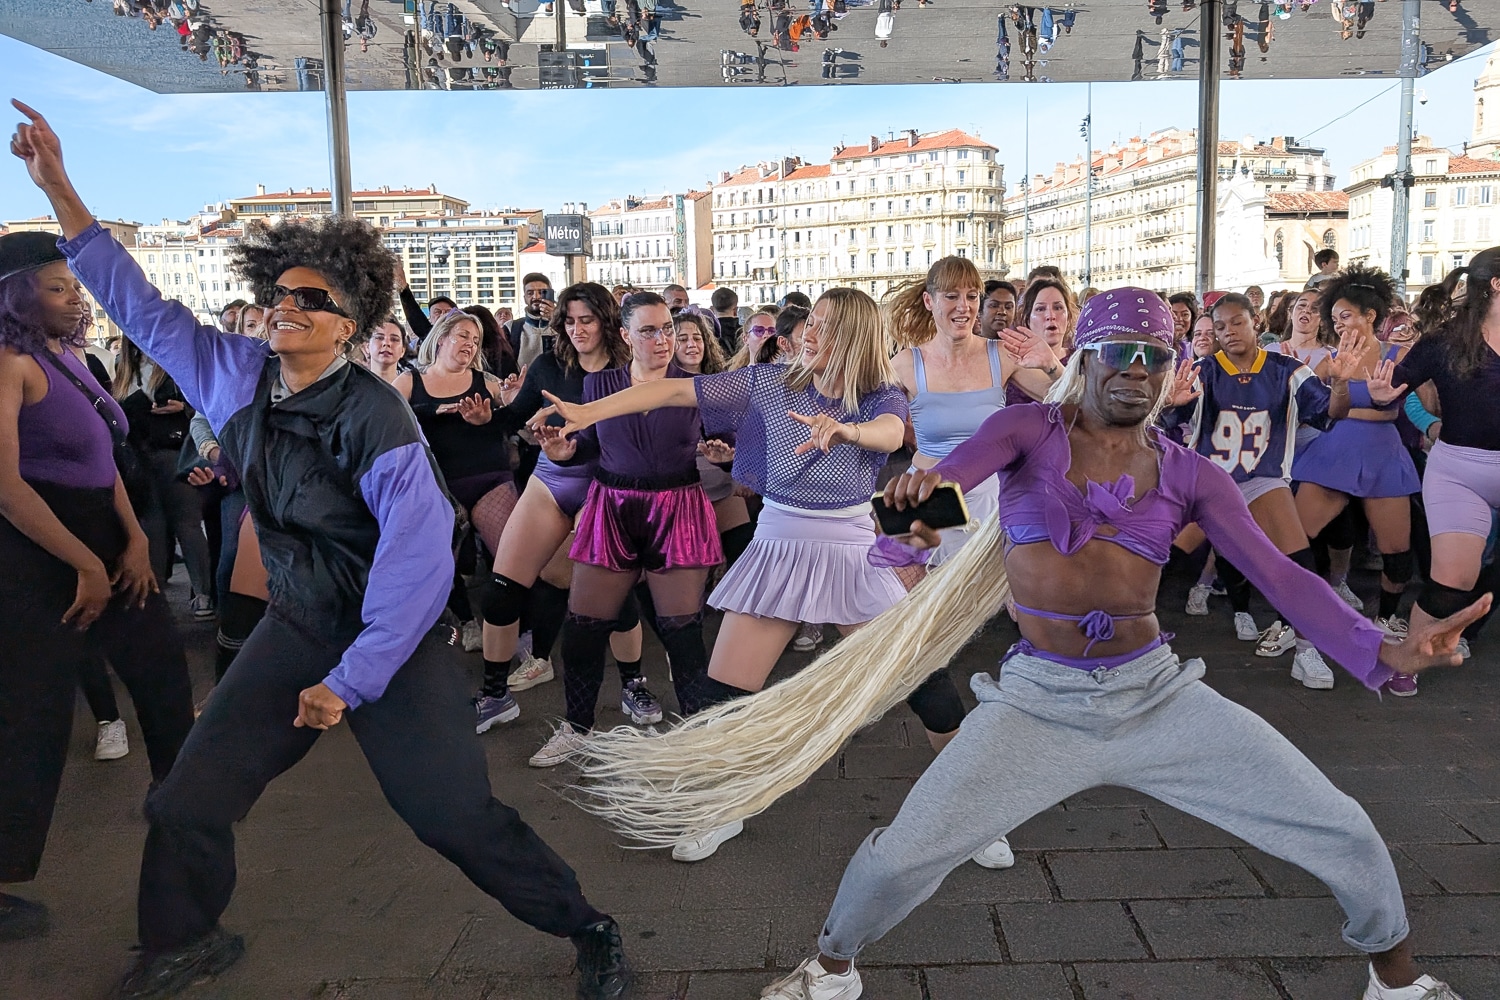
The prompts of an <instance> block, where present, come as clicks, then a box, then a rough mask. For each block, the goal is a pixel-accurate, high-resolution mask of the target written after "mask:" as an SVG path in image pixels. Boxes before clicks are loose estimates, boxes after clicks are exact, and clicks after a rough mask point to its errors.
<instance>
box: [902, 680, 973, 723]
mask: <svg viewBox="0 0 1500 1000" xmlns="http://www.w3.org/2000/svg"><path fill="white" fill-rule="evenodd" d="M906 703H907V704H908V705H910V706H911V710H912V711H913V712H915V713H917V718H919V719H921V720H922V725H923V727H924V728H926V730H927V731H928V732H929V733H938V734H940V735H941V734H945V733H951V732H953V731H954V730H956V729H958V727H959V725H960V724H961V723H962V722H963V721H964V703H963V700H962V699H960V698H959V696H958V688H957V686H955V685H954V683H953V678H952V677H951V676H950V675H949V674H948V669H947V668H946V667H944V668H943V669H942V670H939V671H937V672H936V673H934V674H933V675H932V676H931V677H928V678H927V679H926V680H925V681H923V682H922V686H921V687H919V688H917V689H916V690H915V691H913V692H912V693H911V694H910V695H908V696H907V699H906Z"/></svg>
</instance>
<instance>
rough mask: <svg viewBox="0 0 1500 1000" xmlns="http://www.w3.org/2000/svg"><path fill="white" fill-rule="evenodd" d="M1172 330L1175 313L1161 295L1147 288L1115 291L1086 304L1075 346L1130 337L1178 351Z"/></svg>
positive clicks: (1090, 300) (1076, 334) (1098, 296)
mask: <svg viewBox="0 0 1500 1000" xmlns="http://www.w3.org/2000/svg"><path fill="white" fill-rule="evenodd" d="M1172 331H1173V324H1172V310H1171V308H1170V307H1169V306H1168V305H1167V304H1166V303H1165V302H1163V301H1162V299H1161V296H1159V295H1157V294H1156V293H1155V292H1152V291H1148V290H1147V289H1144V288H1112V289H1110V290H1109V291H1107V292H1100V293H1099V294H1098V295H1095V296H1094V297H1093V298H1091V299H1089V300H1088V302H1087V303H1085V304H1084V307H1083V311H1082V312H1081V313H1079V314H1078V330H1077V332H1076V333H1075V334H1074V336H1073V346H1074V347H1084V346H1086V345H1088V344H1093V343H1097V342H1098V341H1101V340H1104V339H1106V338H1108V337H1116V336H1127V335H1128V336H1135V337H1140V338H1142V339H1150V340H1156V341H1160V342H1161V343H1162V344H1165V345H1166V346H1167V347H1171V348H1176V346H1177V344H1176V343H1175V342H1174V340H1173V333H1172Z"/></svg>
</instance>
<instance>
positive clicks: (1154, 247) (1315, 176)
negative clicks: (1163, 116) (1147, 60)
mask: <svg viewBox="0 0 1500 1000" xmlns="http://www.w3.org/2000/svg"><path fill="white" fill-rule="evenodd" d="M1197 153H1198V140H1197V134H1196V132H1195V131H1194V130H1192V129H1165V130H1162V131H1159V132H1155V133H1153V134H1151V135H1149V136H1147V137H1146V138H1144V139H1142V138H1138V137H1137V138H1132V139H1130V140H1129V141H1128V142H1126V143H1124V144H1123V145H1121V144H1112V145H1111V146H1110V147H1109V148H1108V149H1102V150H1096V151H1095V152H1094V153H1093V156H1092V163H1091V165H1090V166H1091V170H1092V176H1093V205H1092V227H1091V228H1092V232H1091V233H1090V232H1089V230H1090V226H1089V209H1088V200H1089V199H1088V194H1089V192H1088V186H1087V183H1086V180H1085V178H1086V176H1087V174H1088V171H1085V169H1084V164H1083V157H1081V156H1080V157H1078V158H1077V159H1075V160H1074V161H1073V162H1072V163H1059V164H1057V165H1056V166H1055V167H1054V168H1053V171H1052V173H1051V174H1050V175H1049V174H1036V175H1035V176H1033V177H1031V178H1028V179H1026V180H1024V181H1023V182H1022V183H1021V184H1019V185H1017V186H1016V189H1013V190H1012V191H1011V192H1010V194H1009V196H1008V197H1007V199H1006V202H1005V209H1006V235H1005V256H1006V258H1007V259H1008V260H1009V261H1010V263H1011V264H1012V265H1015V266H1017V270H1020V269H1021V267H1022V266H1024V267H1036V266H1037V265H1038V264H1053V265H1056V266H1057V267H1060V268H1062V270H1063V273H1064V275H1065V276H1066V277H1067V278H1068V279H1069V281H1071V282H1073V283H1074V284H1075V285H1076V286H1078V287H1079V288H1082V287H1083V286H1084V285H1088V284H1092V285H1094V286H1097V287H1100V288H1107V287H1110V286H1118V285H1140V286H1142V287H1145V288H1152V289H1161V290H1166V291H1182V290H1190V289H1191V288H1192V287H1193V282H1194V271H1195V266H1196V241H1197V196H1196V183H1195V180H1196V176H1197V173H1196V167H1197V163H1196V160H1197ZM1218 160H1219V177H1220V180H1221V182H1222V183H1221V193H1220V205H1219V207H1218V211H1219V215H1220V220H1219V225H1220V232H1219V239H1218V242H1217V247H1216V251H1217V252H1216V255H1215V256H1216V276H1218V275H1223V276H1225V277H1227V276H1231V275H1236V276H1237V275H1243V274H1246V273H1249V272H1252V271H1262V272H1263V271H1264V269H1265V268H1264V264H1263V262H1264V260H1265V259H1266V258H1267V254H1268V253H1273V252H1274V251H1273V249H1272V248H1270V247H1268V245H1267V243H1266V238H1267V236H1268V233H1267V225H1268V223H1267V214H1266V213H1267V212H1268V211H1272V209H1271V207H1270V202H1269V201H1267V200H1266V199H1265V198H1255V197H1252V195H1254V194H1259V195H1264V196H1267V197H1269V196H1271V195H1278V194H1291V193H1301V192H1323V191H1331V190H1333V186H1334V185H1333V180H1334V178H1333V169H1332V166H1331V165H1330V163H1329V161H1328V158H1327V156H1326V155H1325V151H1324V150H1323V149H1321V148H1317V147H1313V146H1307V145H1304V144H1299V143H1297V142H1296V141H1295V140H1294V139H1292V138H1290V137H1277V138H1274V139H1272V140H1271V141H1270V142H1259V141H1256V140H1255V139H1253V138H1246V139H1242V140H1239V141H1230V142H1220V143H1219V156H1218ZM1231 191H1236V192H1238V193H1237V195H1236V196H1235V198H1234V201H1233V203H1232V204H1230V203H1229V202H1228V200H1227V199H1228V196H1229V193H1230V192H1231ZM1226 206H1227V208H1228V210H1229V211H1231V212H1239V211H1241V210H1242V206H1243V207H1244V208H1243V210H1248V211H1251V212H1254V213H1259V217H1258V218H1255V217H1252V218H1239V217H1234V218H1230V219H1225V218H1224V213H1225V211H1226ZM1226 228H1227V229H1228V230H1232V231H1234V232H1236V233H1237V234H1238V236H1237V237H1236V238H1235V239H1226V238H1225V236H1226V233H1225V229H1226ZM1247 233H1249V234H1255V235H1256V236H1259V237H1260V238H1259V239H1256V238H1254V237H1253V236H1252V237H1249V238H1247V237H1246V236H1245V234H1247ZM1086 245H1087V246H1088V248H1089V250H1088V252H1086V251H1085V246H1086ZM1241 255H1245V256H1247V257H1248V259H1246V260H1241V259H1239V258H1240V256H1241ZM1302 277H1303V280H1305V279H1306V276H1305V275H1303V276H1302ZM1221 280H1222V279H1221ZM1284 280H1285V283H1286V285H1290V284H1293V283H1296V280H1297V279H1296V275H1295V274H1291V275H1289V276H1288V277H1287V278H1285V279H1284ZM1216 283H1220V282H1216ZM1223 283H1226V284H1227V282H1223Z"/></svg>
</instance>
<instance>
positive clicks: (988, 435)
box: [933, 404, 1066, 493]
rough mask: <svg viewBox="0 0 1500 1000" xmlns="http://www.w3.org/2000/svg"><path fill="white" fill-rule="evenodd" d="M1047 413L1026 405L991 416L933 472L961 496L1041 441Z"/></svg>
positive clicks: (1037, 406) (1044, 407)
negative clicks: (953, 487)
mask: <svg viewBox="0 0 1500 1000" xmlns="http://www.w3.org/2000/svg"><path fill="white" fill-rule="evenodd" d="M1048 412H1049V410H1048V407H1046V406H1039V405H1031V404H1027V405H1022V406H1007V407H1006V408H1005V409H1003V410H1000V411H999V412H997V413H992V414H990V415H989V416H988V417H986V418H985V421H984V423H982V424H980V425H979V429H978V430H976V431H975V432H974V436H973V437H971V438H969V440H967V441H965V442H964V443H963V444H961V445H959V446H958V447H957V448H954V449H953V450H952V451H950V452H949V453H948V457H947V458H945V459H943V460H942V461H941V462H939V463H938V464H937V465H936V466H934V467H933V471H934V472H936V473H937V474H938V475H940V476H942V477H943V479H944V480H945V481H949V482H954V483H957V484H958V487H959V489H960V490H962V491H963V492H964V493H967V492H969V491H970V490H972V489H973V488H974V487H976V486H978V485H979V484H980V483H982V482H984V481H985V480H986V479H988V478H990V477H991V476H993V475H995V474H996V473H998V472H1000V471H1001V470H1002V469H1005V468H1007V467H1009V466H1010V465H1011V464H1012V463H1014V462H1015V461H1016V460H1017V459H1019V458H1020V457H1021V456H1023V455H1025V454H1026V452H1027V451H1029V450H1030V449H1031V448H1032V447H1033V446H1034V445H1035V444H1036V443H1037V442H1038V441H1040V440H1041V437H1042V434H1043V433H1044V432H1045V431H1046V427H1047V414H1048ZM1064 471H1066V470H1064Z"/></svg>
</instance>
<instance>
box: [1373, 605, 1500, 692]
mask: <svg viewBox="0 0 1500 1000" xmlns="http://www.w3.org/2000/svg"><path fill="white" fill-rule="evenodd" d="M1493 599H1494V595H1493V594H1485V595H1484V596H1483V597H1481V598H1479V600H1477V601H1475V602H1474V603H1473V604H1471V605H1469V606H1468V607H1467V608H1464V609H1463V610H1462V611H1456V612H1454V613H1453V614H1451V615H1449V616H1448V617H1447V618H1439V619H1438V620H1436V621H1430V622H1427V623H1425V624H1418V623H1417V622H1415V621H1413V622H1412V623H1411V627H1410V630H1409V631H1408V632H1407V633H1406V638H1405V639H1403V640H1402V641H1400V642H1387V643H1385V644H1383V645H1382V646H1381V647H1380V662H1381V663H1384V664H1385V665H1386V666H1388V667H1390V668H1391V669H1392V670H1394V671H1396V672H1397V673H1398V674H1415V673H1417V672H1418V671H1422V670H1426V669H1428V668H1429V667H1456V666H1458V665H1459V664H1460V663H1462V662H1463V657H1462V656H1461V655H1460V654H1459V652H1458V640H1459V639H1461V638H1463V634H1464V629H1466V628H1468V627H1469V626H1470V625H1472V624H1474V623H1475V622H1477V621H1478V620H1479V619H1481V618H1483V617H1484V615H1485V613H1486V612H1488V611H1489V610H1490V602H1491V601H1492V600H1493Z"/></svg>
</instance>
